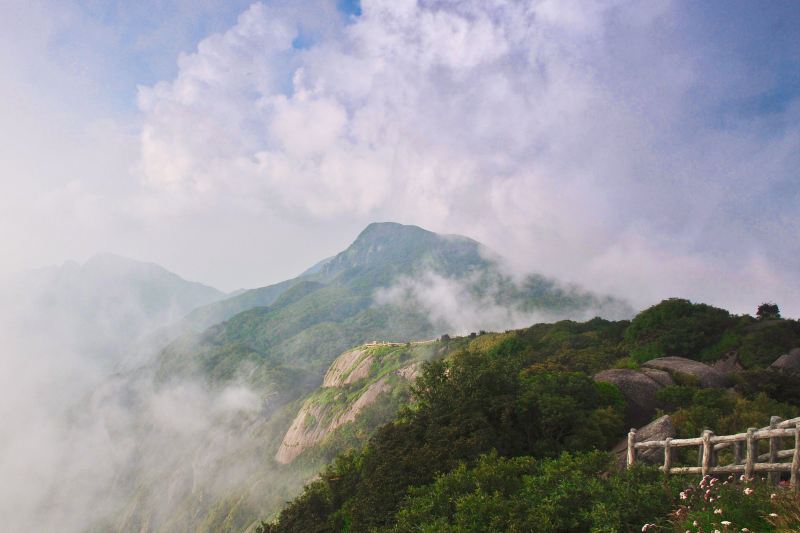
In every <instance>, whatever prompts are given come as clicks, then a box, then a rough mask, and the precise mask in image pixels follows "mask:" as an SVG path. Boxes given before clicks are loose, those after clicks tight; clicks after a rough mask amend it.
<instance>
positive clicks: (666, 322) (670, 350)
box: [625, 298, 736, 362]
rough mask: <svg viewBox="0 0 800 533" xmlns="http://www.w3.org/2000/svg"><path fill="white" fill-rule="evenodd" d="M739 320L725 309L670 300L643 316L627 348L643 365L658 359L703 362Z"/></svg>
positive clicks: (631, 331)
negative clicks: (700, 360)
mask: <svg viewBox="0 0 800 533" xmlns="http://www.w3.org/2000/svg"><path fill="white" fill-rule="evenodd" d="M735 322H736V320H735V319H734V318H733V317H732V316H731V315H730V313H728V312H727V311H725V310H724V309H718V308H716V307H712V306H710V305H706V304H694V303H692V302H690V301H689V300H683V299H680V298H670V299H668V300H664V301H662V302H661V303H659V304H657V305H654V306H653V307H650V308H649V309H646V310H645V311H642V312H641V313H639V314H638V315H637V316H636V318H634V319H633V320H632V321H631V324H630V326H629V327H628V329H627V330H626V331H625V344H626V346H627V347H628V349H629V350H630V354H631V356H632V357H634V358H635V359H636V360H638V361H639V362H644V361H648V360H650V359H653V358H656V357H663V356H681V357H689V358H693V359H699V358H700V354H701V353H702V352H703V350H705V349H707V348H709V347H711V346H714V345H715V344H717V343H719V342H720V340H721V339H722V336H723V334H724V333H725V330H726V329H728V328H730V327H731V326H733V325H734V324H735Z"/></svg>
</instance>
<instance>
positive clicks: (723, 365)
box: [711, 350, 744, 376]
mask: <svg viewBox="0 0 800 533" xmlns="http://www.w3.org/2000/svg"><path fill="white" fill-rule="evenodd" d="M711 368H713V369H714V370H717V371H718V372H720V373H721V374H725V375H726V376H730V375H731V374H737V373H739V372H741V371H742V370H744V368H742V365H741V364H740V363H739V352H737V351H736V350H733V351H731V352H728V353H727V354H725V357H723V358H722V359H720V360H719V361H715V362H714V363H713V364H712V365H711Z"/></svg>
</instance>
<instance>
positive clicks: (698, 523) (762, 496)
mask: <svg viewBox="0 0 800 533" xmlns="http://www.w3.org/2000/svg"><path fill="white" fill-rule="evenodd" d="M787 489H788V487H784V486H780V487H777V488H776V487H773V486H770V485H768V484H767V483H766V481H765V480H763V479H754V478H751V479H746V478H745V477H744V476H740V477H738V478H737V477H736V476H733V475H731V476H729V477H727V478H717V477H713V476H705V477H703V479H702V480H700V482H699V483H698V484H697V485H690V486H688V487H685V488H683V490H681V491H680V492H679V493H678V498H679V499H678V502H677V503H678V507H677V509H675V510H674V511H673V512H672V513H671V515H670V520H671V522H672V524H673V525H674V526H675V531H678V532H686V533H734V532H736V533H750V531H761V530H764V529H769V530H772V528H773V527H778V528H779V530H780V531H787V530H789V531H800V500H798V499H797V498H796V497H795V496H794V495H793V493H792V491H791V490H787ZM787 509H797V510H798V515H797V516H798V517H797V519H795V518H794V515H793V513H792V512H790V511H787ZM645 525H646V526H649V525H650V524H645ZM786 526H789V529H784V528H786ZM792 528H794V529H792ZM642 531H649V529H642Z"/></svg>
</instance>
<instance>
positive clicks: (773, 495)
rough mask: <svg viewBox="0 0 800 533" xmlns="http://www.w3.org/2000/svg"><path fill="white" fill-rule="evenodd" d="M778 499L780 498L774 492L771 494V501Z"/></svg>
mask: <svg viewBox="0 0 800 533" xmlns="http://www.w3.org/2000/svg"><path fill="white" fill-rule="evenodd" d="M777 497H778V495H777V494H775V493H774V492H773V493H772V494H770V495H769V499H770V500H774V499H775V498H777Z"/></svg>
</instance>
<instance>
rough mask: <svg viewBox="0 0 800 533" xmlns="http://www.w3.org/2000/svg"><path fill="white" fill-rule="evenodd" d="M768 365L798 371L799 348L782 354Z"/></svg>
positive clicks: (799, 370)
mask: <svg viewBox="0 0 800 533" xmlns="http://www.w3.org/2000/svg"><path fill="white" fill-rule="evenodd" d="M769 366H770V368H776V369H779V370H792V371H795V372H800V348H795V349H793V350H792V351H790V352H789V353H785V354H783V355H782V356H780V357H778V358H777V359H776V360H775V362H774V363H772V364H771V365H769Z"/></svg>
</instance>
